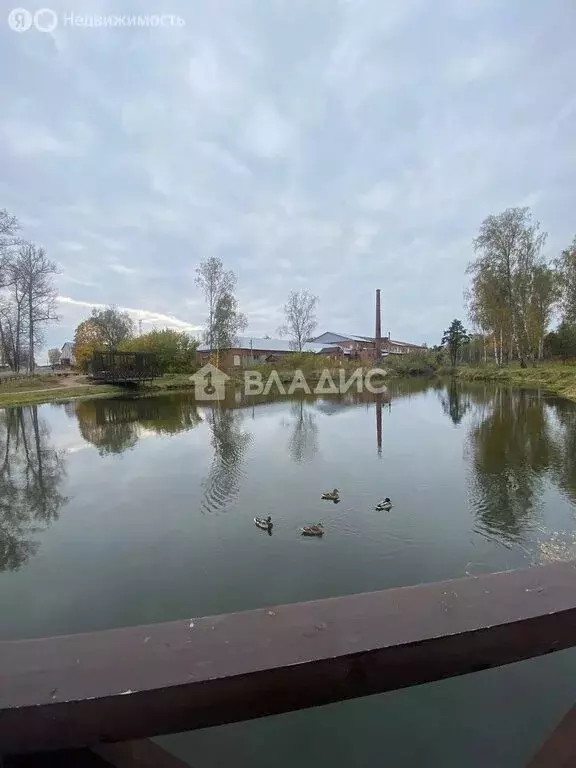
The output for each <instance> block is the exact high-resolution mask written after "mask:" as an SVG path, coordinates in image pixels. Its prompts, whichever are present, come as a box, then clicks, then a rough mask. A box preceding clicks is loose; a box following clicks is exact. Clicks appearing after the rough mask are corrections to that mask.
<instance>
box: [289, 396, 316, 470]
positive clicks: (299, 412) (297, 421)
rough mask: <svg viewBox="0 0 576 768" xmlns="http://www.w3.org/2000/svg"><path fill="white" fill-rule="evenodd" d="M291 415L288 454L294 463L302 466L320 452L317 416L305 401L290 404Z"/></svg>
mask: <svg viewBox="0 0 576 768" xmlns="http://www.w3.org/2000/svg"><path fill="white" fill-rule="evenodd" d="M290 415H291V417H292V418H291V419H290V420H289V422H288V424H289V426H290V438H289V440H288V454H289V456H290V458H291V459H292V461H295V462H296V463H297V464H301V463H302V462H304V461H308V460H309V459H311V458H313V456H314V455H315V454H316V453H317V451H318V424H317V422H316V415H315V414H314V412H313V411H312V410H311V409H310V408H309V407H308V406H307V405H305V403H304V400H296V401H295V402H293V403H291V404H290Z"/></svg>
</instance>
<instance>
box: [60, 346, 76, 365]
mask: <svg viewBox="0 0 576 768" xmlns="http://www.w3.org/2000/svg"><path fill="white" fill-rule="evenodd" d="M75 364H76V358H75V357H74V344H73V343H72V342H71V341H66V342H64V344H63V345H62V349H61V354H60V365H63V366H65V367H68V368H69V367H71V366H72V365H75Z"/></svg>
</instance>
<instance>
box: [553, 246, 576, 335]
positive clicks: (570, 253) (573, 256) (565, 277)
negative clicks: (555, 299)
mask: <svg viewBox="0 0 576 768" xmlns="http://www.w3.org/2000/svg"><path fill="white" fill-rule="evenodd" d="M555 266H556V270H557V275H558V286H559V291H560V299H561V307H562V314H563V319H564V320H565V321H566V322H568V323H576V236H575V237H574V240H573V241H572V245H570V246H569V247H568V248H565V249H564V250H563V251H562V253H561V254H560V256H559V257H558V258H557V259H556V260H555Z"/></svg>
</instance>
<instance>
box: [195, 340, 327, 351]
mask: <svg viewBox="0 0 576 768" xmlns="http://www.w3.org/2000/svg"><path fill="white" fill-rule="evenodd" d="M292 344H293V342H291V341H290V340H289V339H260V338H255V337H251V336H240V337H239V338H238V343H237V344H234V346H233V347H232V349H245V350H253V351H254V352H293V351H294V349H293V348H292ZM325 346H326V345H325V344H312V343H310V342H306V344H304V346H303V351H304V352H314V353H316V354H318V353H319V352H320V351H321V350H322V348H323V347H325ZM198 352H210V347H209V346H208V344H200V346H199V347H198Z"/></svg>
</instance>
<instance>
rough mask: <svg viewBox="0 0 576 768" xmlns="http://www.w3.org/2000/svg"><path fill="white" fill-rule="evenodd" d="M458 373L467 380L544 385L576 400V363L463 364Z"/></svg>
mask: <svg viewBox="0 0 576 768" xmlns="http://www.w3.org/2000/svg"><path fill="white" fill-rule="evenodd" d="M456 375H457V376H458V378H460V379H465V380H467V381H501V382H505V383H509V384H514V385H517V386H524V387H542V388H543V389H547V390H548V391H549V392H554V393H556V394H558V395H562V397H567V398H569V399H570V400H576V364H574V363H570V364H567V365H564V364H562V363H541V364H540V363H539V364H537V365H536V366H535V367H531V366H530V367H528V368H520V365H508V366H503V367H502V368H499V367H497V366H495V365H485V366H461V367H459V368H458V369H457V371H456Z"/></svg>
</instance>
